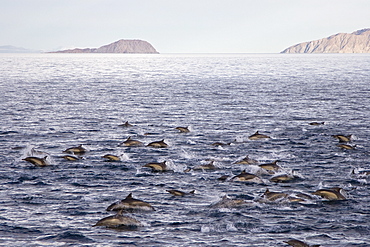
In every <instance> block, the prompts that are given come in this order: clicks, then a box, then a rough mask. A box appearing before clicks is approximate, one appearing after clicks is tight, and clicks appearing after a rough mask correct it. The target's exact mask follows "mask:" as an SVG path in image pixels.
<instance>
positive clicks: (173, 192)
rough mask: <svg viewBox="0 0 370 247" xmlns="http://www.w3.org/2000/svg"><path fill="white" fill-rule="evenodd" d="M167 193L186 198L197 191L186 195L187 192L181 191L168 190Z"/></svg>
mask: <svg viewBox="0 0 370 247" xmlns="http://www.w3.org/2000/svg"><path fill="white" fill-rule="evenodd" d="M166 191H167V192H168V193H170V194H172V195H174V196H185V195H188V194H194V193H195V190H192V191H190V192H189V193H186V192H183V191H180V190H166Z"/></svg>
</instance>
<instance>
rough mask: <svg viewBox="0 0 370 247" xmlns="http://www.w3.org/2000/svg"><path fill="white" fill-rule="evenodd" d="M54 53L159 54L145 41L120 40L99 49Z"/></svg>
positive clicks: (78, 49)
mask: <svg viewBox="0 0 370 247" xmlns="http://www.w3.org/2000/svg"><path fill="white" fill-rule="evenodd" d="M53 53H158V52H157V51H156V50H155V49H154V47H153V46H152V45H151V44H150V43H148V42H146V41H143V40H124V39H121V40H118V41H116V42H114V43H111V44H109V45H104V46H101V47H99V48H84V49H80V48H75V49H69V50H63V51H55V52H53Z"/></svg>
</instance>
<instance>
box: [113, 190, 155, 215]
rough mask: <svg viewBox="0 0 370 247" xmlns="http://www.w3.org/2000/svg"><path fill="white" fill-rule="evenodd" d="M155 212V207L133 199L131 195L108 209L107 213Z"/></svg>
mask: <svg viewBox="0 0 370 247" xmlns="http://www.w3.org/2000/svg"><path fill="white" fill-rule="evenodd" d="M118 210H124V211H133V212H135V211H155V209H154V207H153V206H152V205H150V204H149V203H147V202H144V201H142V200H139V199H135V198H133V197H132V193H130V194H129V195H128V196H127V197H126V198H125V199H123V200H121V201H120V202H115V203H113V204H112V205H110V206H109V207H108V208H107V211H118Z"/></svg>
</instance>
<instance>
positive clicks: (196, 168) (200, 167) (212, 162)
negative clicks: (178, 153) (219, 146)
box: [193, 160, 218, 170]
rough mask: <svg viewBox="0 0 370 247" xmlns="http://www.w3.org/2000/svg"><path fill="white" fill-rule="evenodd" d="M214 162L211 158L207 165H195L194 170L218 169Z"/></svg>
mask: <svg viewBox="0 0 370 247" xmlns="http://www.w3.org/2000/svg"><path fill="white" fill-rule="evenodd" d="M214 162H215V161H214V160H211V162H209V163H208V164H206V165H199V166H196V167H194V168H193V170H217V169H218V167H217V166H215V165H214Z"/></svg>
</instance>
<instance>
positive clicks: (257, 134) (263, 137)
mask: <svg viewBox="0 0 370 247" xmlns="http://www.w3.org/2000/svg"><path fill="white" fill-rule="evenodd" d="M265 138H270V137H269V136H267V135H264V134H260V133H259V132H258V131H256V133H254V134H253V135H251V136H249V137H248V139H249V140H259V139H265Z"/></svg>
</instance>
